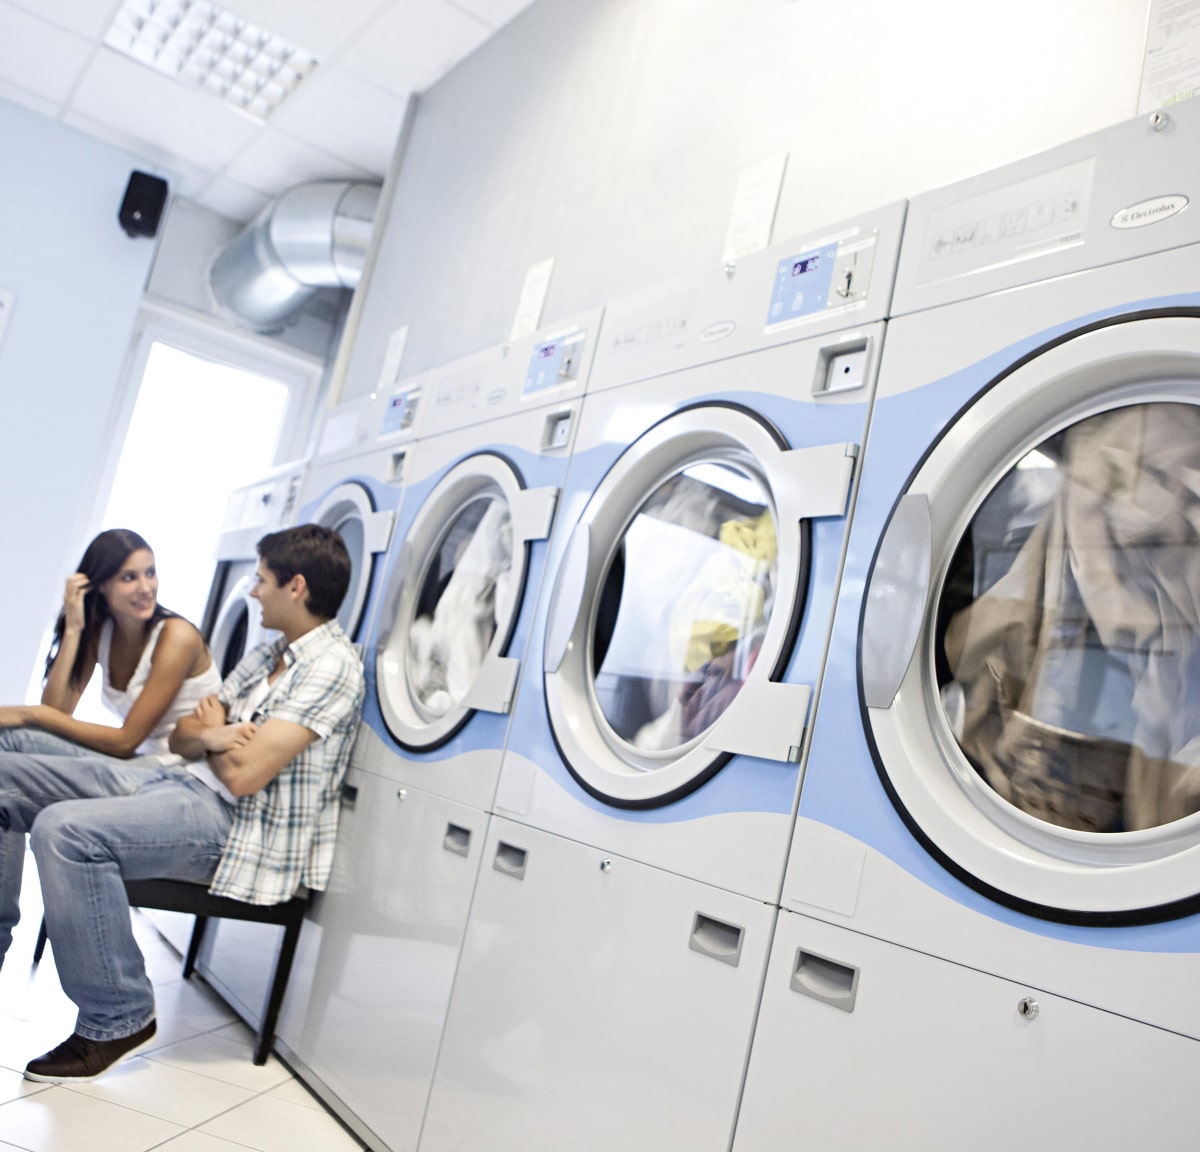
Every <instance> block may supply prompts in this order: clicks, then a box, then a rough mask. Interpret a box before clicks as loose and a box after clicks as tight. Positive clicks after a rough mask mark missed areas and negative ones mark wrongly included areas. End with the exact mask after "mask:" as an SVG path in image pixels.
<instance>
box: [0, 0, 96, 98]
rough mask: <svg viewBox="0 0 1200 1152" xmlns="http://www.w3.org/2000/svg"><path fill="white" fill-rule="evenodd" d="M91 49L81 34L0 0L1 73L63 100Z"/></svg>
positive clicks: (35, 91) (21, 85)
mask: <svg viewBox="0 0 1200 1152" xmlns="http://www.w3.org/2000/svg"><path fill="white" fill-rule="evenodd" d="M93 51H94V49H93V48H92V45H91V44H89V43H88V42H87V41H86V40H84V39H83V38H82V37H80V36H76V35H75V34H74V33H72V32H64V31H63V30H62V29H61V28H56V27H55V26H54V25H53V24H47V23H46V21H45V20H39V19H38V18H37V17H36V16H32V15H30V14H29V13H28V12H26V11H24V10H23V9H21V8H17V7H14V6H13V5H12V4H9V3H8V2H7V0H0V76H3V77H4V79H5V80H7V81H8V82H9V83H10V84H16V85H18V86H19V87H21V88H26V89H28V90H29V91H30V92H33V93H35V94H37V95H38V96H45V97H48V98H49V99H51V100H57V101H59V102H62V101H65V100H66V99H67V97H68V96H70V94H71V89H72V88H73V87H74V86H75V82H76V81H77V80H78V79H79V75H80V73H81V72H82V71H83V69H84V66H85V65H86V64H87V62H88V59H89V57H90V56H91V55H92V52H93Z"/></svg>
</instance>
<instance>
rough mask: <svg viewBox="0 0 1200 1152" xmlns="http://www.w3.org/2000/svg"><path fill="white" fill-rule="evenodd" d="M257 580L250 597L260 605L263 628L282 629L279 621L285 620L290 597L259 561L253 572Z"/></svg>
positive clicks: (264, 564)
mask: <svg viewBox="0 0 1200 1152" xmlns="http://www.w3.org/2000/svg"><path fill="white" fill-rule="evenodd" d="M255 574H256V575H257V577H258V579H257V580H255V582H254V587H253V588H252V589H251V591H250V595H251V596H253V597H254V599H255V600H257V601H258V602H259V603H260V604H261V605H262V622H263V627H264V628H282V626H283V625H282V623H281V620H283V619H285V618H286V613H287V607H288V604H289V602H290V595H289V593H288V589H287V586H286V585H285V586H284V587H282V588H281V587H280V586H279V581H278V580H276V579H275V573H274V572H272V571H271V569H270V568H268V567H267V565H266V562H265V561H263V560H260V561H259V562H258V568H257V569H256V570H255Z"/></svg>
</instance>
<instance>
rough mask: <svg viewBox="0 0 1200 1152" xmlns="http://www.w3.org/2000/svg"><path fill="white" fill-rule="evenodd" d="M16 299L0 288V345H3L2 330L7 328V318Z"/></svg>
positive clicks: (5, 289)
mask: <svg viewBox="0 0 1200 1152" xmlns="http://www.w3.org/2000/svg"><path fill="white" fill-rule="evenodd" d="M16 299H17V298H16V296H15V295H13V293H12V292H11V291H10V290H9V289H8V288H0V345H2V344H3V343H4V330H5V329H6V328H7V327H8V318H9V317H10V316H11V315H12V310H13V304H14V303H15V302H16Z"/></svg>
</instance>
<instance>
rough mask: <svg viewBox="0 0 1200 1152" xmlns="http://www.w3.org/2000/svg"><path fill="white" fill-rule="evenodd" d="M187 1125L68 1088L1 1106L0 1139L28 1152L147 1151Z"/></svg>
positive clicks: (51, 1089)
mask: <svg viewBox="0 0 1200 1152" xmlns="http://www.w3.org/2000/svg"><path fill="white" fill-rule="evenodd" d="M183 1130H184V1129H183V1128H181V1127H180V1126H179V1125H178V1124H171V1123H168V1122H167V1121H166V1120H159V1119H158V1118H156V1117H154V1116H147V1115H146V1114H145V1113H143V1112H134V1111H131V1110H130V1109H128V1108H121V1107H118V1106H117V1105H116V1104H109V1103H108V1102H106V1101H104V1100H93V1099H90V1098H89V1097H87V1096H82V1095H80V1094H79V1093H78V1092H72V1091H69V1090H68V1089H66V1088H50V1089H48V1090H47V1091H45V1092H38V1093H37V1094H36V1095H33V1096H26V1097H24V1098H23V1099H21V1100H13V1101H10V1102H9V1103H8V1104H3V1105H0V1139H3V1140H7V1141H9V1142H10V1143H15V1144H16V1145H17V1147H18V1148H22V1149H28V1152H80V1150H81V1149H84V1148H86V1149H87V1152H146V1149H149V1148H153V1147H155V1146H156V1145H158V1144H161V1143H162V1142H163V1141H164V1140H167V1139H169V1138H170V1137H172V1136H175V1135H178V1134H179V1133H181V1132H182V1131H183Z"/></svg>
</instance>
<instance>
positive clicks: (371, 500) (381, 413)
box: [298, 377, 424, 651]
mask: <svg viewBox="0 0 1200 1152" xmlns="http://www.w3.org/2000/svg"><path fill="white" fill-rule="evenodd" d="M423 386H424V378H423V377H414V378H413V379H409V380H406V381H404V382H403V383H402V384H400V385H399V386H398V387H396V388H394V389H393V390H392V391H391V392H390V393H388V394H387V395H383V394H381V393H371V394H370V395H367V396H363V397H359V398H357V399H355V400H353V401H348V402H346V403H344V404H341V405H339V406H338V407H336V408H333V409H330V411H329V412H328V413H327V414H326V416H325V422H324V425H323V427H322V431H321V436H320V440H319V442H318V447H317V452H316V455H314V457H313V459H312V461H311V463H310V464H309V466H308V473H307V475H306V477H305V483H304V490H303V494H302V497H301V503H302V506H301V509H300V515H299V517H298V522H299V523H312V524H320V525H322V526H323V527H326V528H333V529H334V530H335V531H337V532H338V533H339V534H340V535H341V537H342V539H343V540H344V541H345V542H346V549H347V551H348V552H349V553H350V587H349V589H348V590H347V592H346V597H345V599H344V600H343V601H342V606H341V608H340V609H339V611H338V623H340V624H341V626H342V628H343V629H344V630H345V633H346V635H347V636H348V637H349V638H350V640H351V642H352V643H353V644H356V645H357V646H358V647H359V650H360V651H361V650H362V648H363V646H364V645H365V644H366V640H367V633H368V629H369V625H370V621H371V617H372V612H373V609H374V607H375V602H376V599H377V597H378V591H379V587H380V577H381V575H382V572H383V563H384V559H385V557H386V556H387V551H388V547H389V545H390V544H391V541H392V532H393V529H394V527H395V523H396V516H397V515H398V510H399V507H400V502H401V497H402V496H403V493H404V479H405V477H404V468H405V460H406V457H407V452H408V445H409V444H411V443H412V442H413V441H414V440H415V438H416V435H417V430H418V423H419V413H420V411H421V402H422V391H423Z"/></svg>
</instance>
